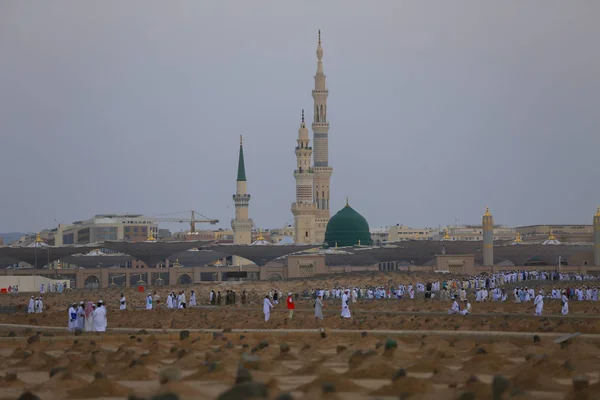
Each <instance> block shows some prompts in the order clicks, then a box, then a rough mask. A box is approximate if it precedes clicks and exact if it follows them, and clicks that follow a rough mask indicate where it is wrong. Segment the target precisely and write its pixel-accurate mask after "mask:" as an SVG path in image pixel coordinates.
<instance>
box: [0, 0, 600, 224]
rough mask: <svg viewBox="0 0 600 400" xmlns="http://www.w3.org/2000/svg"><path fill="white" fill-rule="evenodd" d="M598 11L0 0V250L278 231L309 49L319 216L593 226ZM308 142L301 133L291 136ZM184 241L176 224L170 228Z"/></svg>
mask: <svg viewBox="0 0 600 400" xmlns="http://www.w3.org/2000/svg"><path fill="white" fill-rule="evenodd" d="M599 15H600V2H599V1H594V0H589V1H584V0H581V1H568V2H567V1H562V0H544V1H542V0H539V1H522V0H512V1H511V0H503V1H497V0H493V1H492V0H490V1H444V0H439V1H421V0H415V1H400V0H377V1H354V0H352V1H351V0H339V1H331V0H330V1H324V0H302V1H280V0H273V1H257V0H254V1H247V0H236V1H233V0H229V1H200V0H197V1H196V0H189V1H185V0H177V1H150V0H143V1H142V0H139V1H133V0H129V1H120V0H118V1H117V0H113V1H102V2H82V1H75V0H73V1H61V0H54V1H38V2H31V1H20V0H3V1H1V2H0V173H1V174H2V193H1V196H0V199H1V200H0V205H1V206H0V231H4V232H6V231H15V230H19V231H36V230H40V229H42V228H47V227H52V226H55V223H54V220H55V219H56V221H58V222H62V223H69V222H72V221H73V220H78V219H85V218H88V217H90V216H92V215H93V214H94V213H109V212H115V213H124V212H131V213H134V212H135V213H145V214H148V215H159V214H166V213H172V212H177V211H183V210H189V209H195V210H198V211H200V212H201V213H203V214H205V215H207V216H209V217H213V218H219V219H220V220H221V221H222V222H223V226H229V220H230V218H231V217H232V216H233V214H234V207H233V202H232V198H231V195H232V194H233V193H234V191H235V178H236V167H237V165H236V162H237V152H238V143H239V135H240V134H243V135H244V138H245V139H244V144H245V146H244V150H245V157H246V171H247V177H248V188H249V192H250V194H251V195H252V196H253V199H252V202H251V208H250V215H251V217H252V218H253V219H254V221H255V223H256V225H257V226H258V227H260V228H274V227H280V226H283V225H284V224H286V223H288V222H291V221H292V214H291V212H290V204H291V202H292V201H293V200H294V196H295V184H294V178H293V175H292V171H293V169H294V166H295V156H294V151H293V150H294V147H295V140H296V135H297V129H298V125H299V123H300V112H301V109H302V108H305V109H306V110H307V113H308V119H309V120H312V112H309V111H308V110H312V97H311V89H312V87H313V74H314V73H315V70H316V56H315V49H316V36H317V30H318V29H319V28H320V29H321V30H322V32H323V33H322V35H323V47H324V59H323V61H324V68H325V73H326V74H327V83H328V87H329V91H330V95H329V103H328V106H329V113H328V116H329V120H330V124H331V128H330V139H329V151H330V165H331V166H333V168H334V171H333V176H332V183H331V195H332V201H331V206H332V211H333V212H335V211H336V210H337V209H339V208H341V207H343V205H344V202H345V197H346V196H349V198H350V204H351V205H352V206H353V207H354V208H355V209H356V210H357V211H359V212H360V213H362V214H363V215H364V216H365V217H366V218H367V220H368V221H369V223H370V225H371V226H372V227H379V226H383V225H392V224H396V223H404V224H408V225H411V226H416V227H418V226H437V225H438V224H451V223H454V219H455V217H458V218H459V222H461V223H476V222H480V221H481V215H482V213H483V212H484V209H485V206H486V205H489V206H490V208H491V210H492V212H493V214H494V216H495V219H496V222H498V223H503V224H507V225H520V224H523V225H524V224H534V223H591V219H592V215H593V213H594V211H595V209H596V207H597V206H598V205H599V204H600V184H599V183H600V166H599V164H598V162H599V160H600V158H599V156H598V155H599V154H600V132H599V127H600V50H599V46H598V39H599V38H600V25H599V24H598V16H599ZM311 139H312V135H311ZM181 228H182V229H183V228H185V226H181Z"/></svg>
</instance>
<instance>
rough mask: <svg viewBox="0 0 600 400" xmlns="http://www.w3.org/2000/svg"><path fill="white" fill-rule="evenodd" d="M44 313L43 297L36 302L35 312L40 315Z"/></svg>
mask: <svg viewBox="0 0 600 400" xmlns="http://www.w3.org/2000/svg"><path fill="white" fill-rule="evenodd" d="M42 311H44V302H43V301H42V298H41V297H38V298H37V300H36V301H35V312H36V313H38V314H39V313H41V312H42Z"/></svg>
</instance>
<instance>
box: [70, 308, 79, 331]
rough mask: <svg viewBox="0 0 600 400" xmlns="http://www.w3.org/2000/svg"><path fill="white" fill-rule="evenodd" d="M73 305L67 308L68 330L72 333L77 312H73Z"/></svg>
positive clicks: (75, 323)
mask: <svg viewBox="0 0 600 400" xmlns="http://www.w3.org/2000/svg"><path fill="white" fill-rule="evenodd" d="M75 307H77V306H76V305H75V303H73V304H71V307H69V330H70V331H74V330H75V329H77V310H75Z"/></svg>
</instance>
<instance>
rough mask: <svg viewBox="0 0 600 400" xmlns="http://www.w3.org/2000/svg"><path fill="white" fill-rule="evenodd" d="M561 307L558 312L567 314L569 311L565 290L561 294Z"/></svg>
mask: <svg viewBox="0 0 600 400" xmlns="http://www.w3.org/2000/svg"><path fill="white" fill-rule="evenodd" d="M561 300H562V309H561V310H560V312H561V313H562V315H567V314H568V313H569V298H568V297H567V292H563V294H562V298H561Z"/></svg>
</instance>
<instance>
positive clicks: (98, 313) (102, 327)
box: [92, 300, 107, 332]
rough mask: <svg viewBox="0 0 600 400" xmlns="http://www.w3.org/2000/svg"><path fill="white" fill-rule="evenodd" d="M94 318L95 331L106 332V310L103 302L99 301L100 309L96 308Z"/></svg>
mask: <svg viewBox="0 0 600 400" xmlns="http://www.w3.org/2000/svg"><path fill="white" fill-rule="evenodd" d="M92 316H93V318H94V331H96V332H106V325H107V321H106V308H105V307H104V302H103V301H102V300H100V301H98V307H96V309H95V310H94V312H93V313H92Z"/></svg>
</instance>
